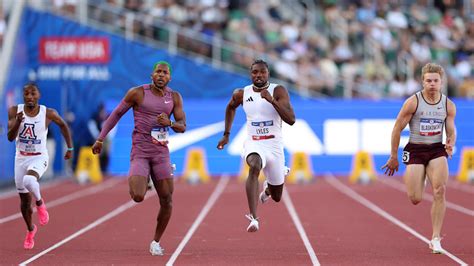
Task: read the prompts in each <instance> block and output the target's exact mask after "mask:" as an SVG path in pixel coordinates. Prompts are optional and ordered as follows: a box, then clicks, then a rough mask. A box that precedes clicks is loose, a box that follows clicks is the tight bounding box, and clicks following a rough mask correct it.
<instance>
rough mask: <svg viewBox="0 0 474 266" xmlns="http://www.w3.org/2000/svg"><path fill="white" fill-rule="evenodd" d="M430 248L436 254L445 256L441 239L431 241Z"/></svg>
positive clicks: (436, 238)
mask: <svg viewBox="0 0 474 266" xmlns="http://www.w3.org/2000/svg"><path fill="white" fill-rule="evenodd" d="M430 248H431V250H432V253H434V254H443V252H444V249H443V248H442V247H441V238H439V237H435V238H433V239H431V241H430Z"/></svg>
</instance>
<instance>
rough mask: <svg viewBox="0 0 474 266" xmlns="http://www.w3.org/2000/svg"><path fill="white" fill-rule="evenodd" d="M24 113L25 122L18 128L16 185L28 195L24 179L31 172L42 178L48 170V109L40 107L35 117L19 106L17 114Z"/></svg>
mask: <svg viewBox="0 0 474 266" xmlns="http://www.w3.org/2000/svg"><path fill="white" fill-rule="evenodd" d="M19 112H23V118H24V119H23V121H22V122H21V124H20V127H19V128H18V136H17V137H16V155H15V185H16V189H17V191H18V192H19V193H28V190H27V189H26V188H25V186H24V185H23V177H24V176H25V175H26V173H27V172H28V171H29V170H32V171H35V172H36V173H37V174H38V175H39V176H40V177H41V176H42V175H43V174H44V172H46V169H47V168H48V158H49V156H48V150H47V148H46V139H47V135H48V128H47V127H46V107H45V106H44V105H40V111H39V112H38V114H37V115H36V116H34V117H30V116H28V115H26V113H25V111H24V105H23V104H19V105H18V110H17V113H19Z"/></svg>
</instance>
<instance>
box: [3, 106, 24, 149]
mask: <svg viewBox="0 0 474 266" xmlns="http://www.w3.org/2000/svg"><path fill="white" fill-rule="evenodd" d="M17 111H18V107H17V106H12V107H10V108H9V109H8V133H7V137H8V141H13V140H15V138H16V136H18V129H19V128H20V124H21V121H22V120H23V112H20V113H17Z"/></svg>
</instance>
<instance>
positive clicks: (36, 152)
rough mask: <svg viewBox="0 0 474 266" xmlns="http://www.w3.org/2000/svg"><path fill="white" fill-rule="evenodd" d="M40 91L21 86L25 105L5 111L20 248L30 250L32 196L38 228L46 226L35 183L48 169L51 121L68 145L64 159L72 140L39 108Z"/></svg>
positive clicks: (55, 118)
mask: <svg viewBox="0 0 474 266" xmlns="http://www.w3.org/2000/svg"><path fill="white" fill-rule="evenodd" d="M39 98H40V91H39V89H38V87H37V86H36V85H34V84H27V85H25V86H24V87H23V100H24V104H19V105H17V106H12V107H10V108H9V109H8V140H9V141H13V140H16V155H15V185H16V189H17V191H18V193H19V194H20V200H21V214H22V215H23V219H24V220H25V222H26V226H27V229H28V231H27V234H26V238H25V241H24V243H23V247H24V248H25V249H32V248H33V246H34V244H35V242H34V237H35V234H36V231H37V230H38V229H37V227H36V225H34V224H33V221H32V213H33V210H32V208H31V194H33V196H34V197H35V200H36V210H37V212H38V220H39V224H40V225H46V224H47V223H48V221H49V214H48V211H47V210H46V205H45V203H44V200H43V199H42V197H41V192H40V186H39V183H38V180H39V179H40V178H41V176H42V175H43V174H44V172H45V171H46V169H47V168H48V150H47V149H46V140H47V135H48V126H49V124H50V123H51V121H53V122H54V123H56V124H57V125H58V126H59V127H60V128H61V133H62V135H63V137H64V139H65V140H66V143H67V147H68V149H67V152H66V155H65V156H64V158H65V159H66V160H67V159H70V158H71V157H72V151H73V148H72V139H71V134H70V132H69V128H68V126H67V125H66V122H64V120H63V119H62V118H61V117H60V116H59V115H58V113H57V112H56V110H54V109H50V108H46V107H45V106H44V105H39V104H38V100H39Z"/></svg>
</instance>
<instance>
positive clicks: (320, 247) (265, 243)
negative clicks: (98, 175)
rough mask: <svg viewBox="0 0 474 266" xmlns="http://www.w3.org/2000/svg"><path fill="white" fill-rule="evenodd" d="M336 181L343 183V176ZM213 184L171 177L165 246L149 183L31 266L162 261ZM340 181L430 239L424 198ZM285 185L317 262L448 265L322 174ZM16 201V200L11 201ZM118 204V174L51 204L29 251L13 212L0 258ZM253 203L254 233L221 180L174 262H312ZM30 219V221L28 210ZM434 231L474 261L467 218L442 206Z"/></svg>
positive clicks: (287, 227) (241, 197)
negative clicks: (152, 246)
mask: <svg viewBox="0 0 474 266" xmlns="http://www.w3.org/2000/svg"><path fill="white" fill-rule="evenodd" d="M340 180H341V181H342V182H344V183H346V184H347V182H346V180H347V179H346V178H344V179H340ZM216 183H217V181H215V180H214V181H212V182H211V183H210V184H207V185H197V186H192V185H188V184H186V183H184V182H176V185H175V193H174V205H173V206H174V210H173V216H172V218H171V221H170V224H169V225H168V228H167V230H166V232H165V234H164V236H163V239H162V245H163V247H164V248H165V250H166V251H165V256H163V257H159V256H158V257H154V256H151V255H150V254H149V252H148V246H149V243H150V241H151V239H152V236H153V231H154V226H155V219H156V215H157V211H158V208H159V203H158V198H157V197H156V195H155V192H154V191H149V192H148V194H150V197H149V198H148V199H147V200H146V201H145V202H143V203H140V204H136V205H135V206H134V207H132V208H130V209H128V210H126V211H125V212H123V213H120V214H119V215H117V216H115V217H113V218H112V219H110V220H108V221H106V222H104V223H102V224H100V225H98V226H97V227H95V228H93V229H92V230H90V231H88V232H86V233H84V234H82V235H80V236H78V237H77V238H75V239H73V240H71V241H70V242H68V243H65V244H64V245H62V246H60V247H58V248H57V249H54V250H52V251H50V252H49V253H47V254H45V255H44V256H42V257H40V258H39V259H37V260H35V261H34V262H32V263H31V264H33V265H63V264H84V265H91V264H142V265H144V264H148V265H149V264H155V265H157V264H159V265H164V264H165V263H166V262H167V261H168V260H169V259H170V256H171V255H172V253H173V252H174V251H175V250H176V249H177V247H178V244H179V243H180V242H181V241H182V240H183V238H184V236H185V235H186V233H187V232H188V230H189V229H190V227H191V225H192V224H193V222H194V221H195V220H196V218H197V216H198V214H199V213H200V212H201V209H202V208H203V206H204V205H205V203H206V202H207V200H208V199H209V196H210V195H211V193H212V192H213V190H214V189H215V184H216ZM71 186H72V188H69V185H68V184H65V185H64V187H65V191H69V193H72V191H75V190H74V188H75V189H76V190H78V189H84V187H81V186H79V185H75V184H71ZM349 186H350V187H351V188H353V189H354V190H356V191H357V192H358V193H360V194H361V195H362V196H364V197H366V198H367V199H368V200H371V201H372V202H373V203H374V204H376V205H378V206H379V207H380V208H382V209H384V210H385V211H387V212H388V213H390V214H391V215H393V216H394V217H396V218H398V219H399V220H401V221H402V222H404V223H405V224H407V225H408V226H410V227H412V228H413V229H414V230H416V231H418V232H419V233H420V234H422V235H424V236H425V237H427V238H429V237H430V235H431V223H430V220H429V208H430V206H431V203H430V202H426V201H424V202H422V203H421V204H420V206H416V207H414V206H412V205H411V204H410V203H409V202H408V200H407V198H406V195H405V193H403V192H400V191H398V190H395V189H393V188H391V187H389V186H387V185H384V184H382V183H381V182H377V183H375V184H372V185H368V186H362V185H349ZM58 188H59V187H56V189H54V190H51V191H49V190H45V191H44V192H43V193H44V196H45V198H46V199H47V200H48V199H49V200H53V199H55V198H56V197H61V196H63V195H64V194H67V193H60V192H58V190H59V189H58ZM287 189H288V191H289V195H290V197H291V199H292V201H293V204H294V206H295V208H296V211H297V213H298V215H299V217H300V219H301V222H302V224H303V227H304V229H305V230H306V233H307V235H308V238H309V241H310V243H311V244H312V247H313V248H314V250H315V252H316V255H317V257H318V260H319V261H320V262H321V264H322V265H455V264H456V263H455V262H454V261H453V260H451V259H450V258H448V257H447V256H444V255H433V254H430V250H429V249H428V247H427V245H426V244H425V243H424V242H422V241H421V240H419V239H418V238H416V237H414V236H412V235H411V234H409V233H408V232H406V231H405V230H403V229H401V228H400V227H398V226H396V225H394V224H393V223H391V222H390V221H388V220H386V219H385V218H383V217H381V216H380V215H378V214H376V213H374V212H373V211H371V210H369V209H368V208H366V207H364V206H363V205H361V204H360V203H358V202H356V201H355V200H353V199H351V198H350V197H348V196H346V195H345V194H343V193H342V192H340V191H339V190H337V189H335V188H334V187H333V186H332V185H330V184H329V183H328V182H327V181H326V180H324V179H318V181H317V182H315V183H313V184H308V185H288V186H287ZM61 190H63V189H62V186H61ZM63 191H64V190H63ZM465 194H467V195H470V194H468V193H465ZM14 199H16V198H14ZM387 199H389V200H387ZM5 200H6V201H9V200H11V199H4V200H1V201H0V203H1V205H2V206H3V205H4V202H5ZM448 200H449V198H448ZM15 201H16V203H15V205H16V206H18V199H16V200H15ZM126 202H129V196H128V185H127V182H126V181H125V180H123V181H121V182H120V183H119V184H117V185H115V186H113V187H112V188H110V189H107V190H105V191H102V192H99V193H97V194H95V195H89V196H85V197H83V198H80V199H78V200H73V201H70V202H68V203H66V204H64V205H59V206H57V207H54V208H51V209H50V214H51V221H50V224H48V225H47V226H45V227H40V228H39V229H40V230H39V231H38V234H37V237H36V245H35V248H34V249H33V250H32V251H25V250H23V248H22V245H23V238H24V235H25V232H26V231H25V225H24V222H23V221H22V220H21V219H17V220H15V221H13V222H8V223H5V224H0V238H1V239H2V241H1V243H0V250H1V256H0V264H2V265H3V264H18V263H20V262H23V261H25V260H27V259H29V258H31V257H32V256H34V255H35V254H38V253H39V252H41V251H43V250H45V249H47V248H49V247H51V246H52V245H54V244H56V243H58V242H59V241H61V240H63V239H64V238H66V237H68V236H70V235H71V234H73V233H75V232H77V231H79V230H81V229H82V228H84V227H85V226H87V225H89V224H91V223H92V222H94V221H96V220H97V219H99V218H101V217H103V216H104V215H106V214H108V213H110V212H112V211H113V210H115V209H116V208H117V207H118V206H120V205H122V204H124V203H126ZM2 209H3V207H2ZM258 210H259V212H258V213H259V217H260V219H261V223H260V225H261V229H260V231H259V232H257V233H247V232H246V231H245V229H246V227H247V225H248V221H247V220H246V219H245V217H244V214H246V213H247V212H248V208H247V202H246V196H245V184H244V183H238V182H237V181H235V180H232V181H230V182H229V184H228V185H227V187H226V188H225V190H224V192H223V193H222V195H221V196H220V198H219V199H218V200H217V202H216V203H215V205H214V206H213V208H212V209H211V210H210V212H209V213H208V215H207V216H206V217H205V219H204V220H203V222H202V224H201V225H200V226H199V227H198V228H197V230H196V232H195V233H194V235H193V236H192V237H191V239H190V241H189V242H188V243H187V245H186V246H185V247H184V249H183V250H182V252H181V254H180V255H179V256H178V258H177V260H176V262H175V265H222V264H226V265H227V264H230V265H257V264H258V265H311V260H310V257H309V255H308V252H307V250H306V248H305V246H304V244H303V241H302V240H301V238H300V236H299V234H298V232H297V230H296V228H295V225H294V223H293V221H292V220H291V218H290V215H289V213H288V210H287V209H286V207H285V204H284V202H283V200H282V202H280V203H278V204H277V203H274V202H272V201H270V202H269V203H266V204H265V205H263V206H262V205H259V209H258ZM34 219H35V220H34V221H35V222H36V221H37V218H36V214H34ZM443 233H444V235H445V239H443V246H444V247H445V248H446V249H448V251H450V252H451V253H453V254H454V255H456V256H458V257H459V258H460V259H462V260H464V261H466V262H467V263H470V264H471V263H474V243H473V241H472V239H473V236H474V226H473V218H472V217H470V216H467V215H465V214H461V213H458V212H455V211H452V210H449V209H448V211H447V216H446V219H445V226H444V228H443Z"/></svg>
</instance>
